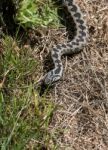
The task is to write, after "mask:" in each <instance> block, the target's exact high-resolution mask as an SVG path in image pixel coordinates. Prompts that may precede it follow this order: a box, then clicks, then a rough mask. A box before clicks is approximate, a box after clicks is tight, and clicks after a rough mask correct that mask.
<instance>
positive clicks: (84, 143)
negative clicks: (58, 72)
mask: <svg viewBox="0 0 108 150" xmlns="http://www.w3.org/2000/svg"><path fill="white" fill-rule="evenodd" d="M77 1H78V3H79V5H80V6H81V8H82V10H84V12H85V14H87V15H86V16H85V18H86V19H87V24H88V27H89V41H88V45H87V47H85V48H84V49H83V51H82V52H81V53H79V54H78V55H75V56H74V57H64V58H63V63H64V74H63V78H62V80H61V81H59V82H58V83H57V84H56V86H55V88H54V89H51V91H52V92H50V95H49V97H51V99H53V101H55V103H56V104H57V105H58V106H60V107H59V109H58V110H57V111H56V112H55V114H54V116H53V120H52V123H51V125H50V129H49V131H50V132H51V133H52V136H53V137H54V139H55V142H56V143H57V145H58V149H60V150H61V149H62V150H107V149H108V1H107V0H101V1H100V0H77ZM50 31H51V30H50ZM64 32H65V31H64ZM53 33H55V36H57V37H56V38H55V39H57V41H58V43H59V40H60V39H62V40H65V38H63V37H64V35H62V34H61V36H60V35H59V32H58V31H53ZM56 33H57V34H56ZM53 38H54V37H51V35H50V34H47V36H46V37H45V38H44V39H45V42H44V43H45V45H44V48H43V46H42V51H41V53H40V58H41V60H42V61H43V60H44V58H43V56H45V54H47V53H48V51H47V49H50V46H52V45H53V43H52V41H53ZM47 42H48V45H47ZM55 42H56V41H55ZM49 43H50V44H49ZM46 51H47V52H46ZM36 53H37V51H36ZM37 56H39V55H37Z"/></svg>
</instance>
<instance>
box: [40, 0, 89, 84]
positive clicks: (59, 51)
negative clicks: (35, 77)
mask: <svg viewBox="0 0 108 150" xmlns="http://www.w3.org/2000/svg"><path fill="white" fill-rule="evenodd" d="M63 6H65V7H67V10H68V12H69V13H70V15H71V17H72V18H73V20H74V22H75V24H76V29H77V31H76V36H75V37H74V39H73V40H72V41H70V42H67V43H65V44H58V45H54V46H53V48H52V51H51V57H52V59H53V62H54V69H52V70H51V71H49V72H48V73H47V74H46V75H45V76H44V77H43V79H42V80H41V81H42V82H43V83H44V84H45V85H51V84H52V83H54V82H56V81H58V80H59V79H60V78H61V77H62V74H63V65H62V61H61V56H62V55H63V54H74V53H78V52H80V50H81V49H82V47H83V46H84V45H85V44H86V41H87V35H88V34H87V26H86V23H85V21H84V19H83V15H82V13H81V11H80V8H79V7H78V6H77V4H75V2H74V0H63Z"/></svg>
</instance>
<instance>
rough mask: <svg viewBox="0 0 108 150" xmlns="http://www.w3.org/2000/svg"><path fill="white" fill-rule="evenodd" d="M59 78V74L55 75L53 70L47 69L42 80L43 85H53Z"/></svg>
mask: <svg viewBox="0 0 108 150" xmlns="http://www.w3.org/2000/svg"><path fill="white" fill-rule="evenodd" d="M59 79H60V76H59V75H56V74H54V73H53V70H51V71H49V72H48V73H47V74H46V75H45V76H44V77H43V79H42V80H43V82H44V84H45V85H49V86H50V85H53V84H54V83H55V82H57V81H58V80H59Z"/></svg>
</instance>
